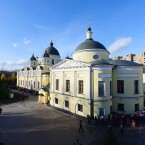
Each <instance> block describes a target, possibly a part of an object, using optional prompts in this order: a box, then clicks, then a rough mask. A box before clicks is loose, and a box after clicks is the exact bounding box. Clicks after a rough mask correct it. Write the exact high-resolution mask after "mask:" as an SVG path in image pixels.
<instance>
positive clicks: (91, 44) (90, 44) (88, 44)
mask: <svg viewBox="0 0 145 145" xmlns="http://www.w3.org/2000/svg"><path fill="white" fill-rule="evenodd" d="M85 49H102V50H107V49H106V48H105V46H104V45H103V44H101V43H100V42H98V41H94V40H93V39H86V41H85V42H83V43H81V44H80V45H79V46H78V47H77V48H76V50H75V51H78V50H85Z"/></svg>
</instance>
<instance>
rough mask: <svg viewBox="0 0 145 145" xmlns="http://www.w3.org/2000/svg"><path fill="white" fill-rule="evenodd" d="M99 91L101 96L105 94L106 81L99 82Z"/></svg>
mask: <svg viewBox="0 0 145 145" xmlns="http://www.w3.org/2000/svg"><path fill="white" fill-rule="evenodd" d="M98 92H99V96H100V97H103V96H105V82H104V81H99V82H98Z"/></svg>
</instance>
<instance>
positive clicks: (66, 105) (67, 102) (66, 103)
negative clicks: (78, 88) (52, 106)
mask: <svg viewBox="0 0 145 145" xmlns="http://www.w3.org/2000/svg"><path fill="white" fill-rule="evenodd" d="M64 103H65V104H64V105H65V107H67V108H69V101H66V100H65V102H64Z"/></svg>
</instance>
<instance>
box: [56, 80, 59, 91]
mask: <svg viewBox="0 0 145 145" xmlns="http://www.w3.org/2000/svg"><path fill="white" fill-rule="evenodd" d="M56 90H59V79H56Z"/></svg>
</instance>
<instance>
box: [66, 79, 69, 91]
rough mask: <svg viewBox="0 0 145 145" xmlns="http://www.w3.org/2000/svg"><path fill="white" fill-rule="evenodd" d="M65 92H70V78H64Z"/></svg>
mask: <svg viewBox="0 0 145 145" xmlns="http://www.w3.org/2000/svg"><path fill="white" fill-rule="evenodd" d="M66 92H70V80H66Z"/></svg>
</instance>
